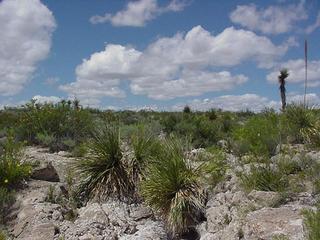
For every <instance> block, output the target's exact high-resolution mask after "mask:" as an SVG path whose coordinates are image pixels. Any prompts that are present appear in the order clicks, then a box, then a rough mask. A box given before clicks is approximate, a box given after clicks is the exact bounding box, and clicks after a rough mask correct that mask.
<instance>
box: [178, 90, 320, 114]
mask: <svg viewBox="0 0 320 240" xmlns="http://www.w3.org/2000/svg"><path fill="white" fill-rule="evenodd" d="M306 99H307V103H308V105H309V106H314V105H318V106H319V104H320V97H319V96H318V95H317V94H315V93H309V94H307V96H306ZM287 102H288V103H302V102H303V95H299V94H295V93H288V96H287ZM185 105H186V104H185V103H183V104H176V105H174V106H173V107H172V110H173V111H181V110H182V109H183V108H184V106H185ZM188 106H190V107H191V109H192V110H197V111H208V110H210V109H213V108H214V109H223V110H225V111H232V112H237V111H245V110H247V109H249V110H250V111H254V112H259V111H261V110H263V109H265V108H273V109H275V110H279V109H280V107H281V103H280V101H275V100H271V99H268V98H267V97H263V96H260V95H257V94H252V93H247V94H243V95H224V96H219V97H215V98H211V99H209V98H206V99H194V100H192V101H190V102H188Z"/></svg>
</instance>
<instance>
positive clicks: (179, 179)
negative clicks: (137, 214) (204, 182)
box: [141, 140, 205, 236]
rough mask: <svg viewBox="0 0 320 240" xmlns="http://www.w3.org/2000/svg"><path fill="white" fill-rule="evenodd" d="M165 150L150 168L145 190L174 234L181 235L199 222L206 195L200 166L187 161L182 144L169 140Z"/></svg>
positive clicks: (147, 197)
mask: <svg viewBox="0 0 320 240" xmlns="http://www.w3.org/2000/svg"><path fill="white" fill-rule="evenodd" d="M162 150H163V151H161V153H158V155H157V156H156V157H155V158H154V159H153V163H152V164H151V165H149V167H148V170H147V175H146V179H145V180H143V182H142V185H141V193H142V196H143V197H144V199H145V201H146V202H147V204H149V205H150V206H151V207H152V208H153V209H154V210H156V211H158V212H159V213H160V214H161V215H162V217H163V218H164V219H165V221H166V223H167V226H168V229H169V231H170V232H171V234H172V235H173V236H177V235H180V234H182V233H184V232H187V230H188V228H189V227H190V226H192V225H193V224H196V223H197V222H198V220H199V216H200V215H201V214H202V212H203V208H204V200H205V194H204V190H203V188H202V187H201V184H200V176H201V174H200V169H197V168H193V167H192V166H191V164H190V163H188V162H187V161H186V159H185V158H184V151H183V149H182V146H181V145H180V144H179V143H178V142H177V141H174V140H167V141H165V143H163V149H162Z"/></svg>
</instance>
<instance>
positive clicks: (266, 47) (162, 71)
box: [0, 0, 320, 111]
mask: <svg viewBox="0 0 320 240" xmlns="http://www.w3.org/2000/svg"><path fill="white" fill-rule="evenodd" d="M0 28H1V29H3V31H2V32H3V34H1V36H0V79H1V83H0V105H1V106H4V105H12V104H14V105H16V104H21V103H23V102H25V101H27V100H29V99H31V98H35V99H37V101H57V100H59V99H61V98H74V97H77V98H79V99H80V101H81V102H82V104H83V105H85V106H92V107H100V108H112V109H140V108H144V107H147V108H152V109H158V110H179V109H181V108H182V107H183V106H184V105H186V104H188V105H190V106H191V107H192V108H194V109H199V110H206V109H210V108H223V109H226V110H242V109H246V108H249V109H252V110H255V111H258V110H261V109H263V108H264V107H274V108H279V106H280V103H279V90H278V84H277V75H278V72H279V70H280V69H281V68H288V69H289V73H290V76H289V78H288V81H287V97H288V101H289V102H290V101H296V102H300V101H302V99H303V97H302V94H303V92H304V86H303V83H304V60H303V58H304V39H307V40H308V46H309V69H308V70H309V88H308V102H309V103H310V104H319V103H320V91H319V87H320V45H319V39H320V2H319V1H318V0H305V1H303V0H291V1H290V0H274V1H247V0H243V1H235V0H226V1H211V0H135V1H122V0H68V1H63V0H41V1H40V0H2V1H0Z"/></svg>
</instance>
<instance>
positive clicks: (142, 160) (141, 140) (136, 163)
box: [130, 125, 161, 184]
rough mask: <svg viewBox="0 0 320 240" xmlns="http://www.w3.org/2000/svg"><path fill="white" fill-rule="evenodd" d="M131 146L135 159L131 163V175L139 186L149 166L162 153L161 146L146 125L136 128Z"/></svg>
mask: <svg viewBox="0 0 320 240" xmlns="http://www.w3.org/2000/svg"><path fill="white" fill-rule="evenodd" d="M131 146H132V149H133V153H134V158H133V159H132V162H131V174H130V175H131V176H132V178H133V181H134V182H135V183H136V184H137V183H138V182H139V181H140V180H141V179H142V178H143V175H144V173H145V168H146V166H147V164H148V163H149V162H150V160H151V158H152V157H153V156H154V155H156V154H157V153H158V152H159V151H160V147H161V146H160V142H159V141H158V140H157V139H156V138H155V136H154V134H153V133H152V132H151V130H150V129H148V128H146V127H145V126H144V125H139V126H136V129H135V132H134V133H133V134H132V136H131Z"/></svg>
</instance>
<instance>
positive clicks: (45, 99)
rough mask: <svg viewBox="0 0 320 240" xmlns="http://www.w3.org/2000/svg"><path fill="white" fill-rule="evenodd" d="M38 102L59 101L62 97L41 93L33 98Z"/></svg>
mask: <svg viewBox="0 0 320 240" xmlns="http://www.w3.org/2000/svg"><path fill="white" fill-rule="evenodd" d="M32 100H34V101H35V102H36V103H41V104H43V103H58V102H60V101H61V98H59V97H56V96H41V95H36V96H34V97H33V98H32Z"/></svg>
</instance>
